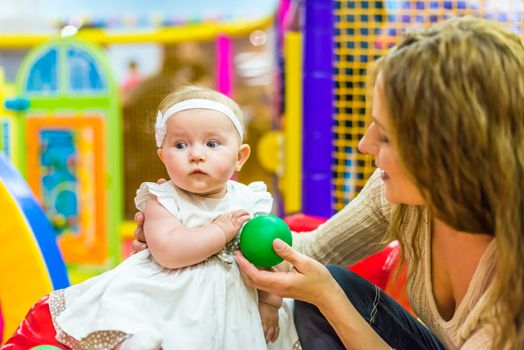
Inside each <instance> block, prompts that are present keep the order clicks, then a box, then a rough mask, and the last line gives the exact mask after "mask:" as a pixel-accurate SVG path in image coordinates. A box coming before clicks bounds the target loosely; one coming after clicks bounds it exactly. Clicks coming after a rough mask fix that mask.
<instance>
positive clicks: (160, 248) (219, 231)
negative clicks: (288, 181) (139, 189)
mask: <svg viewBox="0 0 524 350" xmlns="http://www.w3.org/2000/svg"><path fill="white" fill-rule="evenodd" d="M144 217H145V219H144V234H145V237H146V240H147V245H148V247H149V250H150V251H151V254H152V255H153V257H154V258H155V260H156V261H157V262H158V263H159V264H160V265H162V266H164V267H167V268H180V267H185V266H190V265H194V264H196V263H199V262H201V261H204V260H205V259H207V258H208V257H210V256H211V255H213V254H216V253H218V252H219V251H220V250H221V249H222V248H224V246H225V245H226V243H227V242H229V241H230V240H232V239H233V238H234V237H235V236H236V234H237V232H238V231H239V230H240V227H242V224H243V223H244V222H246V221H247V220H249V218H250V216H249V213H248V212H247V211H245V210H237V211H233V212H231V213H227V214H223V215H220V216H219V217H217V218H216V219H215V220H214V221H213V222H212V223H210V224H207V225H204V226H201V227H196V228H187V227H185V226H184V225H182V223H181V222H180V220H178V219H177V218H176V217H174V216H173V215H172V214H171V213H170V212H169V211H168V210H167V209H166V208H164V207H163V206H162V205H161V204H160V203H159V202H158V201H157V199H156V198H155V197H150V198H149V199H148V200H147V202H146V207H145V209H144Z"/></svg>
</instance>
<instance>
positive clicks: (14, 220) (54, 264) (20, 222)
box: [0, 153, 69, 339]
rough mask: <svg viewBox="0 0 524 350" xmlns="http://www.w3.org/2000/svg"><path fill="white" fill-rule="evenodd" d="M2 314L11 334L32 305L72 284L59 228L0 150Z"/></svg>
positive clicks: (0, 303)
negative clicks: (58, 242)
mask: <svg viewBox="0 0 524 350" xmlns="http://www.w3.org/2000/svg"><path fill="white" fill-rule="evenodd" d="M0 202H1V203H2V215H3V218H4V219H3V220H0V239H1V241H2V254H1V255H0V276H1V277H0V306H1V308H0V310H1V313H0V319H1V320H2V323H3V338H4V339H5V338H6V337H7V336H9V335H11V334H12V332H13V330H14V329H15V328H16V326H17V325H18V324H19V323H20V320H22V319H23V317H24V315H25V314H26V313H27V310H28V309H29V307H30V306H31V305H32V304H33V303H34V302H35V300H38V299H39V298H41V297H42V296H43V295H46V294H48V293H49V292H51V291H52V290H55V289H59V288H64V287H67V286H68V285H69V280H68V276H67V271H66V267H65V264H64V261H63V259H62V256H61V254H60V252H59V250H58V247H57V245H56V236H55V233H54V231H53V229H52V227H51V225H50V223H49V221H48V220H47V218H46V216H45V214H44V212H43V211H42V209H41V207H40V205H39V204H38V202H37V200H36V198H35V197H34V196H33V193H32V192H31V190H30V189H29V187H28V186H27V183H26V182H25V180H24V179H23V177H22V176H21V175H20V174H19V172H18V171H17V170H16V169H15V168H14V167H13V166H12V164H11V163H10V161H9V160H8V159H7V158H6V157H5V155H4V154H2V153H0Z"/></svg>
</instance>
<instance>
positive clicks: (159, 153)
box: [156, 148, 164, 162]
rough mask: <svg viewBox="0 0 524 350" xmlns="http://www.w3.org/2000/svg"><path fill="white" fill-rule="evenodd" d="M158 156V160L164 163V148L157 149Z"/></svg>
mask: <svg viewBox="0 0 524 350" xmlns="http://www.w3.org/2000/svg"><path fill="white" fill-rule="evenodd" d="M156 154H158V158H160V160H161V161H162V162H164V152H163V151H162V148H159V149H157V150H156Z"/></svg>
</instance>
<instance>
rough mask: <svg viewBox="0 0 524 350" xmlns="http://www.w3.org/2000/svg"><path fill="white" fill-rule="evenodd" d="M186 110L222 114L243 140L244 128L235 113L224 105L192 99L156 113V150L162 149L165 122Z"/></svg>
mask: <svg viewBox="0 0 524 350" xmlns="http://www.w3.org/2000/svg"><path fill="white" fill-rule="evenodd" d="M188 109H210V110H213V111H217V112H220V113H222V114H224V115H225V116H226V117H228V118H229V120H231V122H232V123H233V125H234V126H235V129H237V131H238V134H239V135H240V138H241V139H243V138H244V128H242V124H240V122H239V121H238V118H237V117H236V116H235V113H233V111H232V110H231V108H229V107H228V106H226V105H223V104H222V103H219V102H215V101H211V100H205V99H201V98H194V99H191V100H185V101H182V102H179V103H176V104H174V105H172V106H171V107H169V108H168V109H167V111H166V112H165V113H164V114H162V112H160V111H158V114H157V115H156V123H155V140H156V145H157V147H158V148H160V147H162V143H163V142H164V137H165V136H166V122H167V120H168V119H169V118H170V117H171V116H173V115H174V114H175V113H178V112H181V111H185V110H188Z"/></svg>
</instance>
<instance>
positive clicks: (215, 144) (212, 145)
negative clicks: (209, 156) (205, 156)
mask: <svg viewBox="0 0 524 350" xmlns="http://www.w3.org/2000/svg"><path fill="white" fill-rule="evenodd" d="M207 147H209V148H217V147H218V141H215V140H211V141H207Z"/></svg>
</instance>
